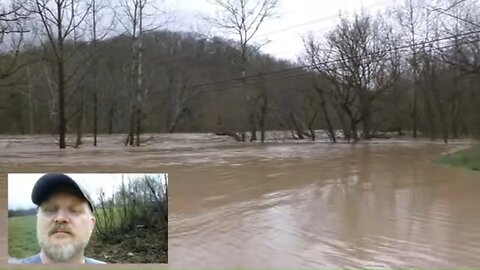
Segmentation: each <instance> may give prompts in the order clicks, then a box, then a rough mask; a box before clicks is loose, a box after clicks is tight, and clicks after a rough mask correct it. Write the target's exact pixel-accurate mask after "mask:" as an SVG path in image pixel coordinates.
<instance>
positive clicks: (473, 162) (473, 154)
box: [436, 145, 480, 171]
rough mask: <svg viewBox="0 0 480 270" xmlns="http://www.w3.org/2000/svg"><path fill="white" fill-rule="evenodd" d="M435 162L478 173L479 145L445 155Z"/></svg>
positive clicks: (479, 169) (479, 161) (479, 164)
mask: <svg viewBox="0 0 480 270" xmlns="http://www.w3.org/2000/svg"><path fill="white" fill-rule="evenodd" d="M436 161H437V162H439V163H442V164H447V165H451V166H455V167H462V168H465V169H469V170H473V171H480V145H476V146H473V147H471V148H468V149H465V150H461V151H458V152H455V153H452V154H448V155H445V156H443V157H441V158H439V159H437V160H436Z"/></svg>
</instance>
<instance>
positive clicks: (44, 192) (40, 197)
mask: <svg viewBox="0 0 480 270" xmlns="http://www.w3.org/2000/svg"><path fill="white" fill-rule="evenodd" d="M65 187H66V188H68V189H67V190H68V191H69V192H71V193H73V194H74V195H76V196H78V197H80V198H83V199H84V200H85V201H87V203H88V206H89V207H90V210H92V212H93V205H92V203H91V202H90V199H89V198H88V196H87V195H86V194H85V192H84V191H83V190H82V188H81V187H80V186H79V185H78V184H77V183H76V182H75V181H74V180H73V179H72V178H70V177H69V176H67V175H65V174H54V173H50V174H45V175H43V176H42V177H40V178H39V179H38V181H37V182H36V183H35V186H33V190H32V202H33V203H34V204H36V205H38V206H40V205H41V204H42V203H43V202H44V201H46V200H48V198H49V197H50V196H51V195H52V194H53V193H54V192H55V191H56V190H58V189H61V188H65Z"/></svg>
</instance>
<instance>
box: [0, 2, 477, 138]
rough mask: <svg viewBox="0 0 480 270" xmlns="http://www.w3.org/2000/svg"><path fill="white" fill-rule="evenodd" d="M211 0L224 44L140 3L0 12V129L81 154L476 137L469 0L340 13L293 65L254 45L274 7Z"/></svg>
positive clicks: (26, 5) (24, 5) (473, 6)
mask: <svg viewBox="0 0 480 270" xmlns="http://www.w3.org/2000/svg"><path fill="white" fill-rule="evenodd" d="M214 2H215V4H216V5H218V7H219V9H220V10H222V9H224V12H223V13H221V14H222V15H221V16H220V15H218V16H217V17H212V18H206V21H207V22H208V23H210V24H211V26H212V29H221V28H223V29H227V30H231V31H232V33H233V35H230V36H229V37H228V38H227V37H222V36H219V35H217V36H216V35H213V36H212V35H207V34H205V33H200V32H198V31H190V32H187V31H183V32H179V31H173V30H169V29H168V27H166V26H165V25H167V24H162V23H159V24H158V25H154V23H153V22H152V21H149V23H148V24H147V23H146V22H147V20H148V17H147V15H144V14H146V13H144V12H145V11H144V9H145V8H146V7H147V4H149V3H150V1H148V0H120V1H118V3H113V2H102V3H99V2H98V0H68V1H67V0H24V1H12V2H11V3H9V4H4V6H3V7H2V8H1V13H0V37H1V38H0V46H1V47H2V50H1V55H0V121H1V123H2V125H1V126H0V133H4V134H55V135H58V137H59V146H60V148H65V147H66V146H67V143H66V140H65V137H66V135H68V136H69V137H71V138H76V140H74V141H75V144H74V146H75V147H78V146H80V145H81V144H82V134H85V133H89V134H94V137H95V138H96V136H97V134H100V135H101V134H112V133H122V134H126V135H125V145H141V143H142V137H141V134H142V133H164V132H171V133H174V132H212V133H216V134H218V135H228V136H231V137H233V138H235V139H236V140H238V141H255V140H261V141H263V140H264V138H265V132H267V131H269V130H289V131H291V134H292V137H294V138H296V139H313V140H315V139H316V137H315V135H316V134H317V133H316V132H315V131H316V130H317V131H318V130H323V131H324V132H323V134H326V136H327V138H328V140H330V141H331V142H336V141H339V140H347V141H351V142H356V141H358V140H368V139H371V138H375V137H379V136H385V135H384V134H385V133H386V132H390V133H392V132H395V133H396V134H398V135H400V136H411V137H415V138H416V137H426V138H430V139H432V140H435V139H441V140H444V141H445V142H448V140H450V139H452V138H464V137H477V138H478V137H480V87H479V85H480V4H479V3H477V1H468V0H466V1H465V0H463V1H462V0H460V1H459V0H457V1H453V0H443V1H437V2H435V3H434V4H429V3H428V1H420V0H405V1H404V2H402V3H401V4H400V5H397V6H395V7H391V8H390V9H389V10H386V11H384V12H383V13H381V14H369V13H368V12H366V11H363V12H360V13H357V14H355V15H352V16H347V15H343V16H340V17H339V19H338V24H337V26H336V27H335V28H333V29H332V30H331V31H329V32H328V33H327V34H322V35H320V34H317V33H315V32H311V33H310V34H308V35H306V36H304V37H303V44H304V48H302V49H303V53H302V54H301V55H299V57H298V60H297V61H287V60H282V59H276V58H274V57H272V56H270V55H267V54H264V53H262V50H261V45H259V44H257V43H255V42H253V40H254V37H255V34H256V33H257V31H258V29H260V28H261V27H262V26H263V23H264V22H265V21H266V20H269V19H270V18H271V17H272V16H273V15H274V14H275V12H276V10H277V9H278V5H279V1H278V0H256V1H245V0H228V1H227V0H216V1H214ZM432 2H433V1H432ZM112 9H115V10H116V11H117V14H115V16H110V17H111V20H110V19H109V16H107V15H105V14H110V13H108V12H107V11H109V10H112ZM102 12H104V13H105V14H103V13H102ZM158 16H161V13H159V14H158ZM105 18H107V19H105ZM105 25H120V26H123V28H121V29H123V30H122V31H118V30H115V31H114V30H111V29H107V30H105V29H106V28H105V27H103V28H102V27H101V26H105ZM117 28H118V27H117ZM112 29H113V28H112ZM119 29H120V28H119ZM257 134H259V135H260V138H257V136H258V135H257ZM100 135H99V136H100ZM95 143H96V140H95Z"/></svg>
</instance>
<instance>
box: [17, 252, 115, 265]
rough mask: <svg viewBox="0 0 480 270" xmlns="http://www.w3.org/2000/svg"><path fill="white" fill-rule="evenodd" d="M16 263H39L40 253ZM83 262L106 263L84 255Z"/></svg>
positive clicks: (40, 259) (40, 261) (40, 260)
mask: <svg viewBox="0 0 480 270" xmlns="http://www.w3.org/2000/svg"><path fill="white" fill-rule="evenodd" d="M18 263H25V264H27V263H28V264H41V263H43V262H42V258H41V257H40V254H37V255H34V256H32V257H28V258H24V259H21V260H20V261H19V262H18ZM85 263H87V264H106V262H102V261H98V260H95V259H92V258H87V257H85Z"/></svg>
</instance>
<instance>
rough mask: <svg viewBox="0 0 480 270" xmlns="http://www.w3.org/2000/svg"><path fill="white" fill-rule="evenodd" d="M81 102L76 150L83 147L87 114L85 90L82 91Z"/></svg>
mask: <svg viewBox="0 0 480 270" xmlns="http://www.w3.org/2000/svg"><path fill="white" fill-rule="evenodd" d="M80 93H81V102H80V112H79V114H78V117H77V140H76V142H75V148H78V147H79V146H80V145H82V124H83V119H84V113H85V90H84V89H83V88H82V89H81V92H80Z"/></svg>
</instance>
